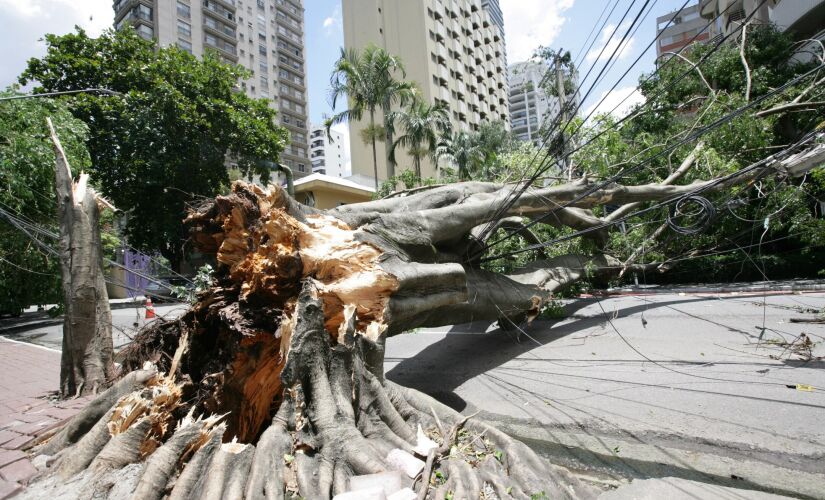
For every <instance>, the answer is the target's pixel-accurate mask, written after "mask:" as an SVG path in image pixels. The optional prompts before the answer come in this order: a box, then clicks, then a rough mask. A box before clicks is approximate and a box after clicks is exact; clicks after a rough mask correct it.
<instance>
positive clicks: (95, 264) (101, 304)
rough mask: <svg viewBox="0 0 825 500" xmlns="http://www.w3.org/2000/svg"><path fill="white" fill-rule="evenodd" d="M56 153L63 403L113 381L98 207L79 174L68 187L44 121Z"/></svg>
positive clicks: (65, 167) (67, 173) (62, 159)
mask: <svg viewBox="0 0 825 500" xmlns="http://www.w3.org/2000/svg"><path fill="white" fill-rule="evenodd" d="M48 126H49V131H50V133H51V139H52V142H53V144H54V151H55V156H56V160H55V189H56V191H57V212H58V220H59V222H60V240H59V248H60V272H61V275H62V278H63V301H64V307H65V313H64V320H63V350H62V358H61V362H60V395H61V397H64V398H66V397H72V396H79V395H81V394H96V393H97V392H98V391H99V390H100V389H104V388H106V387H108V386H109V385H110V384H111V383H112V381H113V379H114V376H115V373H114V349H113V347H112V313H111V311H110V309H109V295H108V293H107V292H106V283H105V281H104V277H103V255H102V245H101V242H100V224H99V215H100V212H99V206H98V203H99V202H100V201H101V199H100V198H99V197H98V196H97V194H96V193H95V191H94V190H93V189H92V188H91V187H90V186H89V185H88V182H89V176H88V175H86V174H84V173H81V174H80V177H79V179H78V181H77V183H73V182H72V173H71V169H70V167H69V162H68V160H67V158H66V154H65V153H64V152H63V148H62V146H61V145H60V140H59V139H58V137H57V133H56V132H55V130H54V127H53V126H52V123H51V120H49V121H48Z"/></svg>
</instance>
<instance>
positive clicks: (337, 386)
mask: <svg viewBox="0 0 825 500" xmlns="http://www.w3.org/2000/svg"><path fill="white" fill-rule="evenodd" d="M816 155H818V156H816V160H815V161H813V162H811V157H810V156H806V157H804V158H801V157H797V158H796V159H795V162H793V163H789V162H788V161H784V162H776V163H773V164H771V165H769V166H766V167H764V168H762V169H761V170H760V172H761V174H765V173H767V172H768V171H769V170H771V169H773V170H780V171H784V172H785V173H787V172H793V171H795V170H793V168H794V167H797V166H798V165H799V162H800V161H806V162H808V163H809V164H811V165H813V164H817V162H818V163H821V162H822V159H823V157H825V148H819V149H818V150H817V153H816ZM748 178H753V177H748V176H739V177H737V179H738V181H737V182H747V179H748ZM731 182H732V181H731V180H720V181H719V182H714V183H698V184H693V185H690V186H674V185H668V184H657V185H648V186H635V187H624V186H618V185H611V186H603V187H599V189H594V188H593V187H591V186H588V185H587V183H586V181H583V182H579V183H576V184H571V185H565V186H554V187H548V188H541V189H532V190H527V191H526V192H525V193H524V194H523V195H522V196H520V197H518V198H517V199H516V200H515V201H514V202H513V203H512V204H510V206H509V208H507V209H506V210H503V211H502V210H499V209H500V208H501V207H502V206H503V202H504V201H505V200H511V199H512V196H511V195H512V194H513V193H514V191H515V190H518V189H519V188H520V186H517V185H516V186H513V185H509V186H502V185H497V184H489V183H461V184H454V185H448V186H443V187H438V188H434V189H432V190H429V191H424V192H418V193H416V194H411V195H409V196H406V197H398V198H393V199H387V200H378V201H373V202H368V203H362V204H357V205H348V206H342V207H338V208H337V209H334V210H329V211H325V212H320V211H316V210H314V209H312V208H308V207H304V206H301V205H299V204H297V203H296V202H295V201H294V200H293V199H291V198H290V197H289V196H288V195H287V194H286V193H285V192H284V191H283V190H282V189H280V188H278V187H272V188H270V189H268V190H265V189H262V188H259V187H257V186H254V185H249V184H245V183H242V182H238V183H235V185H234V186H233V191H232V193H231V194H230V195H228V196H222V197H218V198H217V199H216V200H215V201H214V202H210V203H207V204H205V205H203V206H202V207H200V209H199V210H197V211H196V212H194V213H192V214H190V216H189V218H188V222H189V223H190V224H191V227H192V230H193V239H194V240H195V243H196V244H197V245H198V246H199V247H200V249H201V250H202V251H204V252H207V253H213V254H214V255H215V256H216V258H217V261H218V262H219V263H220V266H219V269H218V271H217V274H216V276H215V279H214V282H213V283H212V286H211V287H210V288H209V289H208V290H207V291H206V292H204V293H202V294H201V295H200V296H199V300H198V303H197V304H196V305H195V306H194V307H193V308H192V309H191V310H190V311H189V312H187V313H186V314H185V315H184V316H183V317H181V318H180V319H178V320H176V321H173V322H165V323H164V322H160V323H157V324H155V325H154V326H152V327H151V328H150V329H148V330H145V331H143V332H142V333H141V334H140V335H139V336H138V338H137V339H136V340H135V342H134V343H133V344H132V345H131V346H130V347H129V348H128V349H127V351H126V352H125V353H124V355H123V357H124V363H123V366H124V369H125V370H126V371H131V375H130V376H129V377H127V378H125V379H123V381H121V382H119V383H118V384H117V385H116V386H115V387H113V388H112V389H110V390H109V391H107V392H106V393H104V394H103V395H101V396H100V397H99V398H98V400H97V401H96V402H95V403H93V405H92V406H90V407H89V409H88V411H86V412H84V413H83V414H82V415H80V416H79V417H78V418H76V419H75V420H74V421H73V422H72V423H70V425H68V426H67V427H66V428H65V429H63V430H62V431H61V432H60V433H59V434H58V435H56V436H55V437H54V438H52V440H50V441H49V442H47V443H46V444H45V445H44V446H43V447H42V448H41V449H40V450H39V451H40V453H43V454H48V455H55V454H58V457H57V460H56V462H55V463H54V464H53V465H52V467H51V468H50V472H49V473H48V474H47V475H46V476H45V477H44V478H43V479H42V480H41V481H39V482H38V483H37V484H36V485H34V486H33V487H32V488H31V489H30V490H29V492H28V495H29V496H31V497H32V498H35V497H42V496H46V495H51V496H53V495H57V494H78V495H83V496H84V497H92V496H94V497H103V496H107V495H108V496H109V497H110V498H119V497H121V496H128V495H134V496H133V497H132V498H161V497H163V496H164V495H167V494H168V495H169V497H170V498H204V497H205V498H219V497H228V498H241V497H246V498H283V497H284V496H289V497H296V496H301V497H304V498H329V497H330V496H332V495H336V494H340V493H343V492H346V491H348V490H352V489H358V488H359V487H360V485H363V484H364V481H366V480H367V479H369V478H366V479H365V478H364V477H362V476H364V475H369V474H376V473H383V474H384V475H383V476H382V477H383V478H384V481H383V483H382V484H384V485H385V488H386V489H387V493H388V494H389V493H393V492H395V491H396V490H399V489H401V488H403V487H405V486H406V487H410V488H411V489H413V490H415V491H417V493H415V494H414V495H417V496H418V498H445V495H447V494H448V493H451V494H452V497H453V498H510V497H515V498H530V497H531V496H532V495H536V494H540V493H544V494H545V495H546V496H547V497H549V498H570V497H575V498H588V497H591V496H593V495H595V490H594V489H592V488H591V487H590V486H587V485H584V484H582V483H580V482H579V481H578V480H577V479H576V478H575V477H574V476H573V475H571V474H570V473H568V472H566V471H564V470H561V469H559V468H556V467H554V466H552V465H550V464H547V463H545V462H544V461H543V460H541V459H540V458H539V457H538V456H537V455H536V454H535V453H534V452H533V451H531V450H530V449H529V448H527V447H526V446H525V445H523V444H521V443H519V442H517V441H514V440H512V439H511V438H509V437H508V436H506V435H504V434H503V433H501V432H499V431H498V430H496V429H494V428H492V427H490V426H487V425H485V424H484V423H483V422H480V421H478V420H477V419H476V418H474V417H469V418H467V417H462V416H461V415H459V414H458V413H456V412H455V411H453V410H451V409H449V408H447V407H445V406H443V405H441V404H439V403H438V402H436V401H435V400H433V399H431V398H429V397H428V396H426V395H423V394H421V393H418V392H415V391H411V390H408V389H405V388H402V387H399V386H397V385H395V384H393V383H392V382H390V381H388V380H385V379H384V374H383V359H384V343H385V340H386V338H387V337H388V336H390V335H395V334H399V333H402V332H404V331H407V330H409V329H412V328H416V327H421V326H439V325H447V324H455V323H462V322H466V321H470V320H479V319H489V320H496V319H499V320H503V321H505V322H506V323H508V324H523V323H524V322H525V321H527V322H529V321H530V320H531V319H532V318H534V317H535V316H536V315H537V314H538V313H539V311H540V310H541V308H542V306H543V305H544V304H545V303H546V301H547V300H548V299H549V298H550V297H551V294H552V293H553V292H554V291H556V290H558V289H559V288H561V287H563V286H565V285H568V284H570V283H572V282H574V281H576V280H578V279H580V278H581V277H583V276H584V275H585V273H592V272H596V273H605V274H611V273H612V274H617V273H618V272H619V271H620V270H621V269H622V267H623V266H622V264H621V263H620V262H619V261H618V260H616V259H614V258H612V257H610V256H607V255H597V256H583V255H563V256H560V257H556V258H553V259H548V260H544V261H540V262H534V263H533V264H531V265H530V266H528V267H526V268H524V269H521V270H518V271H517V272H514V273H512V274H511V275H509V276H504V275H500V274H495V273H491V272H488V271H485V270H483V269H481V268H480V267H479V264H478V259H477V258H475V255H476V254H477V251H478V249H479V245H480V243H481V242H480V241H479V235H481V234H484V233H489V231H486V232H485V231H479V229H478V228H479V226H483V225H485V224H488V223H491V222H492V223H494V224H497V223H498V221H499V220H501V218H503V217H514V216H522V217H525V216H526V217H539V216H541V215H543V214H546V213H548V212H549V211H550V210H552V209H553V207H558V206H559V204H563V203H565V202H569V201H573V200H576V201H574V202H573V203H572V206H571V207H568V208H565V209H564V210H562V211H560V212H558V214H560V216H559V217H557V218H554V219H553V220H552V221H549V222H552V223H553V224H561V225H577V226H584V227H596V225H598V224H599V223H602V222H604V220H603V219H599V218H598V217H595V216H594V215H593V214H592V212H590V211H589V208H590V207H593V206H595V205H598V204H604V203H637V202H646V201H655V200H662V199H668V198H671V197H674V196H679V195H684V194H688V193H692V192H693V191H694V190H695V189H697V188H699V187H706V188H708V189H710V188H713V189H721V188H724V187H726V186H729V185H730V184H731ZM591 191H592V192H591ZM578 198H580V199H578ZM628 265H629V264H628ZM141 383H143V384H145V387H141ZM136 387H138V389H137V390H135V388H136ZM361 494H362V495H363V494H364V493H361ZM407 494H412V492H411V491H408V492H407ZM353 498H360V497H353ZM396 498H407V497H396Z"/></svg>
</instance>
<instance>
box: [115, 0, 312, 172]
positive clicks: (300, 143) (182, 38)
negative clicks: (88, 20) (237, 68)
mask: <svg viewBox="0 0 825 500" xmlns="http://www.w3.org/2000/svg"><path fill="white" fill-rule="evenodd" d="M302 1H303V0H115V2H114V4H113V8H114V11H115V27H116V28H117V29H120V28H121V27H123V26H126V25H132V26H134V27H135V29H136V30H137V32H138V34H140V35H141V36H143V37H144V38H147V39H152V38H154V39H156V40H157V41H158V44H159V45H161V46H169V45H177V46H179V47H181V48H182V49H184V50H187V51H189V52H191V53H192V54H194V55H196V56H200V55H202V54H203V53H204V51H205V50H209V49H211V50H214V51H215V52H216V53H217V54H219V55H220V57H221V58H223V59H224V60H225V61H226V62H228V63H232V64H240V65H241V66H243V67H245V68H246V69H248V70H250V71H251V72H252V77H251V78H250V79H248V80H246V81H244V82H240V85H241V87H242V88H243V90H244V91H245V92H246V94H247V95H249V96H250V97H254V98H264V99H268V100H269V101H270V104H271V106H272V107H273V108H275V109H277V110H278V117H279V119H280V122H281V125H283V126H284V127H286V128H287V129H288V130H289V132H290V134H291V136H292V143H291V144H290V145H288V146H287V147H286V148H285V150H284V152H283V153H282V154H281V158H280V162H281V163H282V164H284V165H286V166H288V167H290V168H291V169H292V171H293V172H294V173H295V176H296V177H301V176H304V175H309V174H310V173H311V172H310V171H311V166H310V162H309V143H308V142H307V141H308V139H309V138H308V134H309V132H308V128H307V125H308V123H307V116H308V114H309V110H308V109H307V97H306V89H307V87H306V63H305V61H306V59H305V54H304V7H303V3H302Z"/></svg>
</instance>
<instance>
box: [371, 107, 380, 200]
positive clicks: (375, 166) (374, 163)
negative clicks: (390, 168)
mask: <svg viewBox="0 0 825 500" xmlns="http://www.w3.org/2000/svg"><path fill="white" fill-rule="evenodd" d="M370 129H371V130H372V131H373V134H372V137H371V140H372V170H373V173H374V174H375V191H376V192H377V191H378V153H377V152H376V149H375V134H374V132H375V112H374V111H370Z"/></svg>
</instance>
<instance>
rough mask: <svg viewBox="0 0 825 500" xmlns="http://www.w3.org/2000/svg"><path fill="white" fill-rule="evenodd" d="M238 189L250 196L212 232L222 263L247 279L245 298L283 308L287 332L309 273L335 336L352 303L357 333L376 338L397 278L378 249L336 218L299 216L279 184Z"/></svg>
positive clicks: (236, 276) (383, 327)
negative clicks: (382, 265)
mask: <svg viewBox="0 0 825 500" xmlns="http://www.w3.org/2000/svg"><path fill="white" fill-rule="evenodd" d="M233 190H234V192H235V193H236V194H240V193H243V194H244V195H245V196H243V198H241V197H240V196H239V197H238V199H242V200H243V203H238V204H235V206H233V207H232V208H231V210H229V212H228V213H227V214H226V215H224V218H223V221H222V222H221V228H222V232H220V233H216V234H213V238H214V240H215V243H217V244H218V251H217V259H218V262H220V263H222V264H225V265H227V266H229V268H230V277H231V278H232V280H233V281H235V282H237V283H240V284H241V297H240V298H241V300H244V301H248V302H252V303H259V302H260V301H262V300H263V301H266V302H271V303H272V304H273V305H276V306H279V307H280V308H282V309H283V310H284V319H283V321H282V322H281V324H282V331H281V334H285V333H288V332H287V331H286V330H288V329H289V326H288V325H291V324H292V319H291V315H292V314H293V311H294V305H295V300H296V298H297V292H298V289H299V287H300V283H301V281H302V280H305V279H309V280H311V281H312V283H313V284H314V286H315V288H316V290H317V294H318V296H319V298H320V299H321V300H322V301H323V303H324V314H325V326H326V329H327V331H328V332H329V333H330V335H332V336H333V337H336V338H337V336H338V331H339V327H340V325H341V323H342V322H343V321H344V319H345V315H344V310H345V309H346V308H348V307H349V308H354V309H355V312H356V318H357V322H356V331H357V332H358V333H360V334H362V335H366V336H368V337H370V338H371V339H372V340H375V339H376V338H377V337H378V336H379V335H380V334H381V333H383V332H384V331H385V330H386V325H385V323H384V313H385V310H386V306H387V302H388V301H389V297H390V295H391V294H392V293H393V292H394V291H396V290H397V289H398V280H397V279H396V278H395V277H394V276H392V275H390V274H388V273H387V272H385V271H383V270H382V269H381V268H380V266H379V265H378V263H379V258H380V256H381V252H380V251H379V250H378V249H376V248H375V247H373V246H372V245H370V244H368V243H365V242H363V241H359V240H358V239H357V237H356V232H355V231H353V230H352V229H350V228H349V226H347V225H346V224H345V223H344V222H342V221H340V220H338V219H336V218H334V217H330V216H327V215H310V216H308V217H307V218H306V221H304V222H301V221H298V220H297V219H295V218H294V217H292V216H291V215H289V214H288V213H287V211H286V210H285V209H284V206H283V201H282V200H283V199H284V195H283V193H282V190H281V189H280V188H279V187H271V188H270V189H268V190H266V189H262V188H260V187H258V186H254V185H247V184H241V183H236V184H235V185H234V186H233ZM250 194H252V195H253V196H249V195H250ZM284 347H285V346H282V349H283V348H284Z"/></svg>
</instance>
